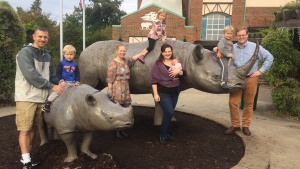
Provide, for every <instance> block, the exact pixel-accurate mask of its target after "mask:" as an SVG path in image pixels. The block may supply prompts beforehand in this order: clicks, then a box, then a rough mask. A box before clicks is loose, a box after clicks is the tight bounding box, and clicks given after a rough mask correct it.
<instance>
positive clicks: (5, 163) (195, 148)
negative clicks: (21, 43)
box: [0, 107, 245, 169]
mask: <svg viewBox="0 0 300 169" xmlns="http://www.w3.org/2000/svg"><path fill="white" fill-rule="evenodd" d="M133 110H134V114H135V116H134V119H135V124H134V126H133V128H131V129H128V130H126V132H127V133H128V134H129V137H128V138H125V139H118V138H115V137H114V136H113V132H112V131H98V132H95V133H94V137H93V141H92V144H91V146H90V149H91V151H92V152H94V153H96V154H97V155H98V158H96V159H95V160H93V159H91V158H90V157H88V156H87V155H85V154H82V153H79V154H78V159H76V160H74V161H73V162H72V163H64V162H63V161H64V159H65V158H66V156H67V149H66V147H65V145H64V143H63V142H62V141H59V140H52V141H49V142H48V143H46V144H44V145H43V146H39V143H40V139H39V136H38V135H37V137H36V138H35V141H34V145H33V147H34V148H33V152H32V154H33V155H35V156H37V157H39V158H40V159H41V161H42V163H41V164H40V165H38V166H36V167H34V168H36V169H39V168H40V169H48V168H49V169H53V168H56V169H62V168H82V169H92V168H101V169H114V168H116V169H141V168H149V169H150V168H153V169H154V168H155V169H177V168H178V169H183V168H193V169H195V168H205V169H218V168H220V169H227V168H228V169H229V168H231V167H233V166H235V165H236V164H237V163H238V162H239V161H240V159H241V158H242V157H243V156H244V153H245V147H244V144H243V141H242V139H241V138H240V137H238V136H237V135H225V134H224V131H225V127H224V126H222V125H219V124H216V123H215V122H212V121H209V120H207V119H203V118H201V117H197V116H194V115H189V114H186V113H182V112H176V113H175V117H176V119H177V121H175V122H172V129H171V135H172V136H173V137H175V138H176V140H174V141H169V142H168V144H167V145H162V144H161V143H160V142H159V126H155V125H153V113H154V108H148V107H134V109H133ZM81 139H82V136H81V134H77V136H76V142H77V147H78V149H79V147H80V143H81ZM0 150H1V153H0V168H5V169H6V168H10V169H14V168H22V164H21V163H20V148H19V145H18V132H17V130H16V126H15V116H14V115H11V116H7V117H3V118H0Z"/></svg>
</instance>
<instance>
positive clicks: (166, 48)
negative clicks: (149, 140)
mask: <svg viewBox="0 0 300 169" xmlns="http://www.w3.org/2000/svg"><path fill="white" fill-rule="evenodd" d="M173 59H174V55H173V48H172V46H171V45H169V44H163V45H162V46H161V54H160V56H159V58H158V59H157V61H156V62H155V63H154V65H153V67H152V70H151V81H150V82H151V84H152V90H153V98H154V101H155V102H158V104H159V105H160V106H161V107H162V109H163V111H164V115H163V119H162V123H161V126H160V142H161V143H162V144H166V142H167V140H171V139H173V138H172V137H171V136H170V135H169V132H168V128H169V124H170V123H171V119H172V117H173V115H174V109H175V107H176V104H177V100H178V96H179V92H180V90H179V85H180V81H179V78H178V77H179V76H182V75H183V70H181V69H170V67H172V61H173Z"/></svg>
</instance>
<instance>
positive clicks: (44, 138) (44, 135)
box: [37, 124, 48, 146]
mask: <svg viewBox="0 0 300 169" xmlns="http://www.w3.org/2000/svg"><path fill="white" fill-rule="evenodd" d="M37 127H38V130H39V134H40V139H41V143H40V146H42V145H44V144H46V143H47V142H48V137H47V132H46V130H47V125H46V124H42V125H38V126H37Z"/></svg>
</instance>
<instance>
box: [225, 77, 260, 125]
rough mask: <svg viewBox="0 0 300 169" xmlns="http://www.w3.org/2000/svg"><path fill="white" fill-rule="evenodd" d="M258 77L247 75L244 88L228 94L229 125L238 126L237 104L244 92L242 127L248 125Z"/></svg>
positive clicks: (250, 119)
mask: <svg viewBox="0 0 300 169" xmlns="http://www.w3.org/2000/svg"><path fill="white" fill-rule="evenodd" d="M258 79H259V78H258V77H247V78H246V88H245V89H242V90H239V91H236V92H234V93H231V94H230V95H229V108H230V117H231V126H233V127H240V113H239V104H240V102H241V98H242V95H243V94H244V98H243V99H244V108H243V116H242V127H249V126H250V123H251V121H252V117H253V103H254V97H255V95H256V90H257V85H258Z"/></svg>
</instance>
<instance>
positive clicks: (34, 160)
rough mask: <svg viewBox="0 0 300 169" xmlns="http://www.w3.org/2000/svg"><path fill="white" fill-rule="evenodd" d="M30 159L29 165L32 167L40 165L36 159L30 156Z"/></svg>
mask: <svg viewBox="0 0 300 169" xmlns="http://www.w3.org/2000/svg"><path fill="white" fill-rule="evenodd" d="M30 159H31V165H32V166H37V165H39V164H40V163H41V160H39V159H38V158H36V157H33V156H31V157H30Z"/></svg>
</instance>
